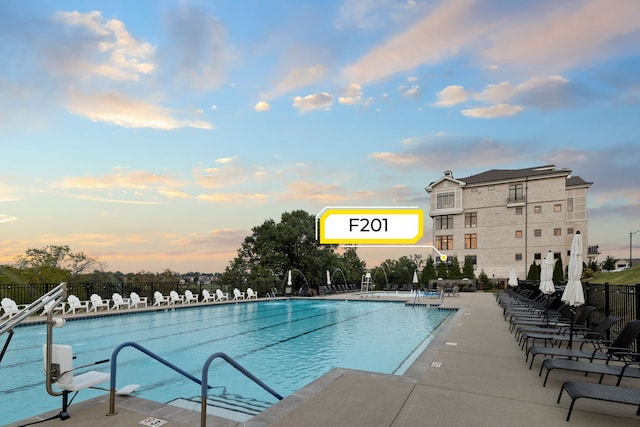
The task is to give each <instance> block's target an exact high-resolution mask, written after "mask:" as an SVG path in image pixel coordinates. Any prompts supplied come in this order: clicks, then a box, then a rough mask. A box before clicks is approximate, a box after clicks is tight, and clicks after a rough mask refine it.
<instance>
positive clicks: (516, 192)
mask: <svg viewBox="0 0 640 427" xmlns="http://www.w3.org/2000/svg"><path fill="white" fill-rule="evenodd" d="M517 202H524V187H523V185H522V184H511V185H510V186H509V199H508V203H517Z"/></svg>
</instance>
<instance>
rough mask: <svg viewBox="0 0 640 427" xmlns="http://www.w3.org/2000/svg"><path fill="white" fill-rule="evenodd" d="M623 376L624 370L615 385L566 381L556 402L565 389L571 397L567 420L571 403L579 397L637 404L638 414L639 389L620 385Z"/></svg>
mask: <svg viewBox="0 0 640 427" xmlns="http://www.w3.org/2000/svg"><path fill="white" fill-rule="evenodd" d="M639 363H640V362H630V363H628V364H627V365H626V366H625V368H627V369H631V368H630V366H632V365H633V364H639ZM624 376H626V372H625V371H623V372H622V373H621V374H620V375H619V376H618V381H617V382H616V385H615V386H613V385H604V384H596V383H588V382H583V381H566V382H565V383H564V384H562V387H561V388H560V394H559V395H558V400H557V403H560V399H561V398H562V393H563V392H564V391H566V392H567V394H568V395H569V397H570V398H571V405H569V412H568V413H567V421H569V419H570V418H571V412H572V411H573V405H574V404H575V403H576V400H578V399H580V398H586V399H594V400H601V401H604V402H615V403H624V404H627V405H636V406H638V409H637V410H636V415H638V416H640V389H637V388H628V387H622V386H620V382H621V380H622V378H624Z"/></svg>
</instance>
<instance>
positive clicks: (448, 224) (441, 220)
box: [436, 215, 453, 230]
mask: <svg viewBox="0 0 640 427" xmlns="http://www.w3.org/2000/svg"><path fill="white" fill-rule="evenodd" d="M450 228H453V215H440V216H437V217H436V230H448V229H450Z"/></svg>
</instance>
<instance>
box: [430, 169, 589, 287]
mask: <svg viewBox="0 0 640 427" xmlns="http://www.w3.org/2000/svg"><path fill="white" fill-rule="evenodd" d="M591 184H592V183H591V182H586V181H584V180H583V179H582V178H580V177H577V176H571V170H569V169H556V168H555V166H553V165H546V166H538V167H533V168H527V169H492V170H489V171H486V172H482V173H479V174H477V175H471V176H467V177H464V178H455V177H454V176H453V172H452V171H450V170H448V171H445V172H444V176H443V177H442V178H440V179H438V180H437V181H435V182H432V183H431V184H429V186H428V187H427V188H426V191H427V193H429V198H430V208H429V216H431V218H432V219H433V244H434V246H435V247H436V248H438V250H440V251H441V252H443V253H446V254H447V255H448V256H453V255H456V256H457V257H458V260H459V262H460V266H461V267H462V265H463V263H464V262H465V259H469V260H470V261H471V262H472V263H473V264H474V269H475V273H476V277H477V276H478V274H480V272H481V271H484V272H485V273H486V274H487V276H488V277H489V278H491V279H492V280H494V281H496V282H498V283H502V282H503V281H506V280H507V278H508V277H509V270H510V269H511V268H512V267H514V268H515V269H516V272H517V275H518V279H521V280H522V279H525V278H526V276H527V273H528V271H529V267H530V266H531V264H532V262H533V261H534V260H535V261H536V263H537V264H540V263H541V261H542V259H543V258H544V257H545V256H546V254H547V252H548V251H551V252H553V254H554V257H555V258H556V259H557V258H559V257H562V263H563V266H564V267H565V268H566V266H567V265H568V262H569V252H570V249H571V242H572V240H573V236H574V234H575V233H576V232H577V231H580V233H581V234H582V236H583V243H584V248H583V254H584V257H583V259H584V260H585V262H588V255H589V253H588V248H589V249H590V250H591V249H592V248H597V247H590V246H588V241H589V238H588V237H589V233H588V231H589V230H588V221H587V190H588V189H589V187H590V186H591Z"/></svg>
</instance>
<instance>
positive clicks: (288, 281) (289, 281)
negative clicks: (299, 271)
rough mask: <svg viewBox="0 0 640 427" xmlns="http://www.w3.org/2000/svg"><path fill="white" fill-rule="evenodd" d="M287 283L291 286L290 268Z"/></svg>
mask: <svg viewBox="0 0 640 427" xmlns="http://www.w3.org/2000/svg"><path fill="white" fill-rule="evenodd" d="M287 285H289V286H291V270H289V277H288V278H287Z"/></svg>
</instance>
